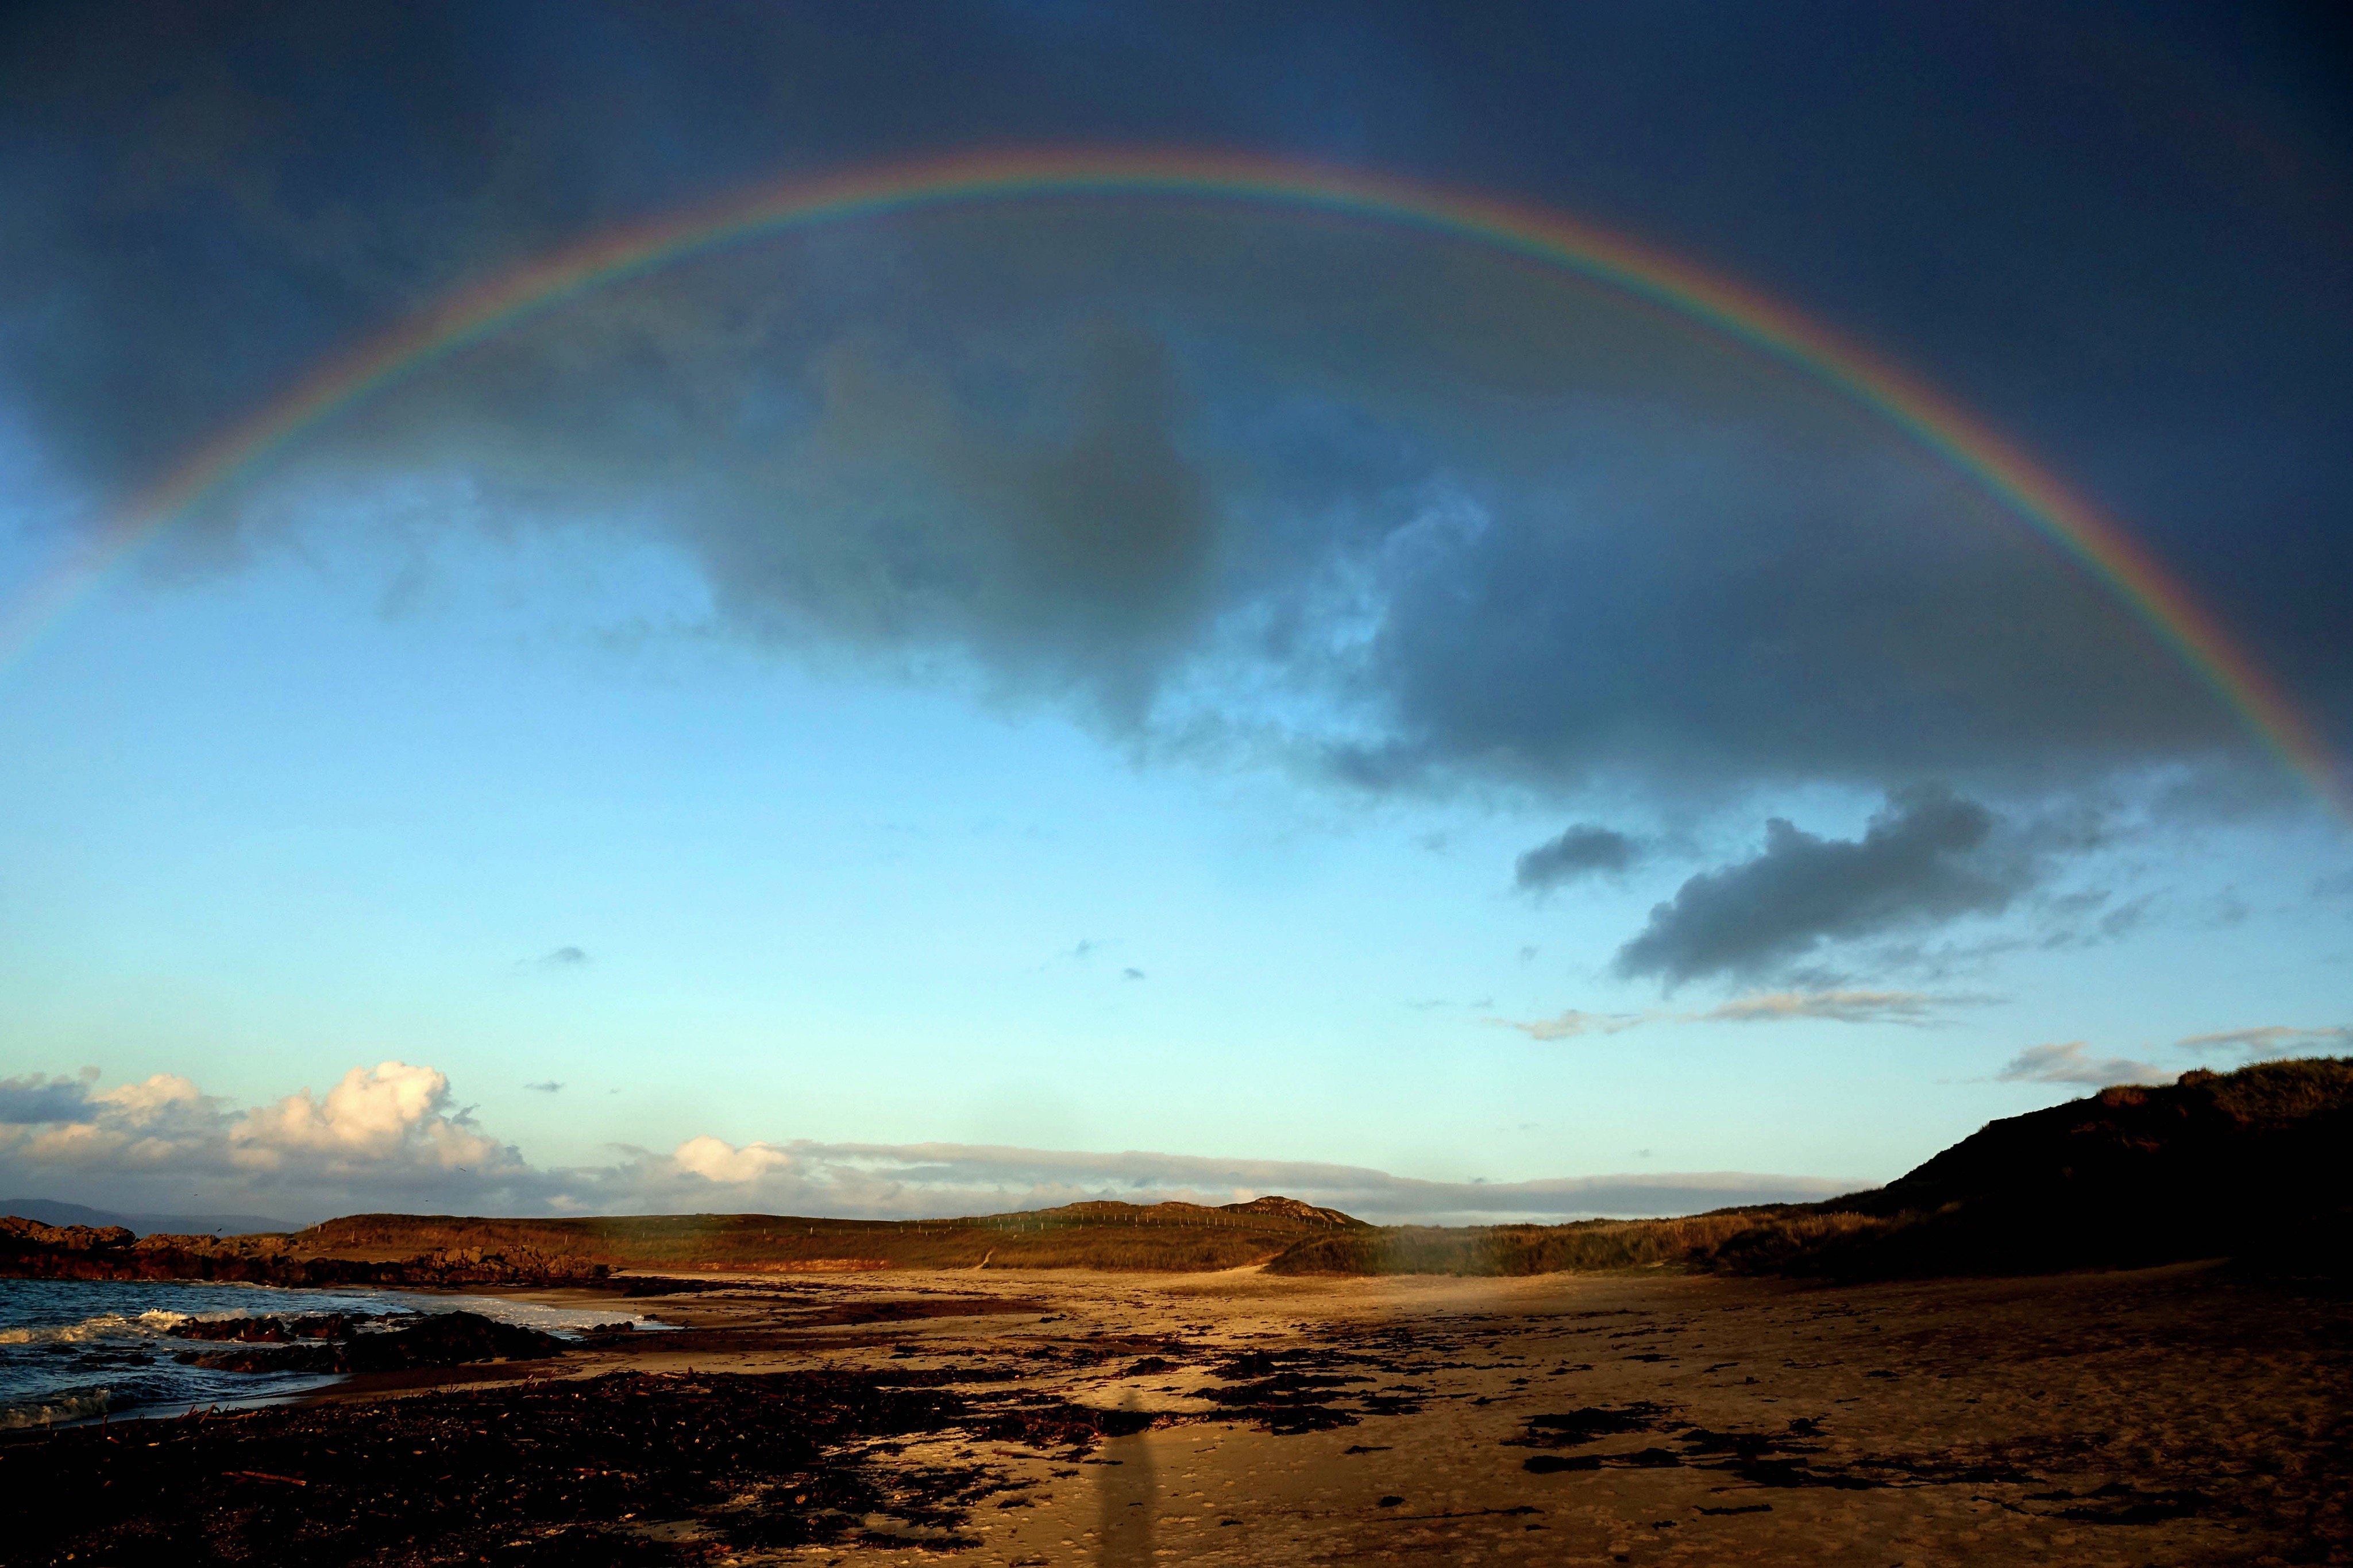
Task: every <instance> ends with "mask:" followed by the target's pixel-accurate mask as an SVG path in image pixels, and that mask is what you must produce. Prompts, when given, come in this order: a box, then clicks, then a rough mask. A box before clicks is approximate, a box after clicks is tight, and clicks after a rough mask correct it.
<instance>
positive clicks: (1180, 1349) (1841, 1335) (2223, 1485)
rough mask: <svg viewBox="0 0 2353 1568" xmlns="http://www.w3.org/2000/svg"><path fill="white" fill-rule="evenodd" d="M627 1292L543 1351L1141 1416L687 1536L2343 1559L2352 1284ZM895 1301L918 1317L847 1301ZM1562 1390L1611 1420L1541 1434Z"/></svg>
mask: <svg viewBox="0 0 2353 1568" xmlns="http://www.w3.org/2000/svg"><path fill="white" fill-rule="evenodd" d="M548 1299H555V1300H566V1301H567V1302H575V1301H585V1300H601V1301H604V1302H608V1303H609V1302H610V1301H611V1300H612V1298H611V1297H610V1296H609V1295H588V1294H586V1293H583V1294H579V1295H572V1294H568V1293H567V1294H564V1295H560V1296H554V1297H550V1298H548ZM630 1305H631V1306H633V1307H638V1308H641V1309H643V1310H649V1311H651V1312H655V1313H657V1314H659V1315H660V1316H662V1317H664V1318H666V1319H670V1320H672V1321H677V1322H679V1323H681V1325H684V1326H685V1329H686V1331H683V1332H680V1333H677V1334H675V1335H668V1334H666V1335H660V1336H654V1335H647V1336H641V1337H639V1339H638V1342H636V1343H634V1344H631V1345H628V1346H627V1347H626V1348H617V1349H614V1350H610V1351H599V1352H588V1353H585V1354H583V1355H580V1356H577V1357H574V1358H567V1361H566V1362H565V1363H562V1364H561V1372H560V1373H559V1374H560V1375H583V1374H591V1373H598V1372H604V1371H611V1370H615V1369H617V1368H619V1367H624V1366H626V1367H628V1368H630V1369H633V1370H636V1371H638V1372H649V1373H681V1374H682V1373H688V1372H690V1371H693V1372H697V1373H713V1372H735V1371H744V1372H765V1371H788V1370H805V1369H808V1368H810V1367H812V1366H817V1365H824V1366H837V1367H840V1368H843V1369H882V1368H895V1369H902V1370H920V1369H927V1368H946V1367H954V1368H957V1369H960V1372H961V1373H966V1374H969V1375H970V1376H971V1377H972V1379H973V1383H972V1387H973V1390H974V1392H976V1393H983V1392H985V1393H987V1394H990V1395H992V1396H1002V1395H1003V1394H1004V1393H1005V1391H1006V1390H1007V1388H1008V1384H1009V1383H1018V1384H1019V1385H1020V1386H1024V1387H1029V1388H1034V1389H1036V1390H1038V1391H1039V1392H1040V1393H1043V1394H1052V1395H1055V1396H1057V1397H1060V1398H1067V1399H1070V1400H1072V1401H1075V1402H1078V1403H1082V1404H1086V1405H1092V1406H1095V1407H1098V1408H1103V1409H1107V1410H1115V1411H1124V1412H1133V1413H1135V1418H1136V1419H1138V1420H1140V1419H1142V1418H1144V1417H1146V1416H1149V1417H1150V1418H1151V1419H1153V1420H1154V1421H1155V1423H1156V1425H1155V1426H1151V1427H1150V1428H1149V1429H1147V1430H1145V1431H1142V1432H1139V1433H1135V1434H1134V1435H1131V1436H1118V1437H1110V1438H1106V1439H1104V1440H1103V1441H1102V1442H1101V1443H1100V1444H1098V1445H1097V1446H1095V1447H1093V1449H1092V1451H1091V1452H1087V1453H1085V1454H1083V1456H1082V1455H1081V1454H1080V1453H1079V1451H1077V1450H1067V1451H1062V1452H1059V1453H1053V1454H1049V1453H1042V1452H1040V1451H1039V1450H1037V1449H1034V1448H1028V1447H1018V1446H1016V1445H1012V1444H990V1443H985V1442H983V1443H976V1442H974V1441H971V1440H969V1439H967V1438H965V1437H964V1436H949V1437H945V1438H942V1439H937V1440H930V1441H924V1440H918V1441H914V1442H911V1443H906V1444H904V1445H900V1444H896V1443H890V1444H881V1445H877V1446H875V1447H873V1448H872V1450H871V1464H872V1465H873V1466H875V1467H878V1468H884V1469H888V1468H894V1467H895V1468H902V1469H916V1468H926V1467H930V1468H935V1469H936V1468H943V1467H944V1468H958V1467H963V1468H972V1467H977V1468H979V1469H980V1470H981V1471H982V1472H983V1474H984V1476H985V1477H986V1478H987V1485H985V1486H984V1487H983V1489H982V1491H983V1493H984V1494H985V1495H984V1496H983V1498H982V1500H980V1501H978V1502H977V1503H976V1505H974V1506H973V1507H972V1508H971V1510H970V1512H969V1514H968V1523H967V1524H966V1525H965V1526H962V1527H958V1528H955V1529H953V1530H947V1531H942V1530H938V1529H937V1528H934V1530H932V1531H928V1532H926V1531H920V1530H914V1529H912V1528H910V1527H907V1526H905V1525H903V1524H902V1523H901V1522H899V1521H894V1520H893V1519H892V1517H891V1516H890V1515H888V1514H877V1515H875V1516H872V1517H871V1518H869V1519H867V1520H866V1521H863V1531H864V1533H863V1534H862V1536H861V1537H860V1538H859V1539H858V1540H857V1541H856V1542H844V1543H836V1544H833V1545H830V1546H825V1547H804V1548H798V1549H791V1550H780V1551H773V1552H747V1553H744V1554H740V1555H736V1556H733V1557H729V1556H725V1555H722V1556H721V1557H719V1558H718V1559H717V1560H718V1561H722V1562H728V1561H735V1562H773V1563H845V1564H851V1565H858V1564H868V1563H871V1564H877V1565H880V1564H883V1563H916V1562H925V1561H933V1560H936V1559H937V1558H939V1557H940V1556H942V1555H943V1554H949V1553H952V1554H953V1555H954V1557H955V1560H956V1561H957V1562H959V1563H971V1564H974V1565H975V1568H979V1565H982V1564H1007V1565H1021V1564H1060V1563H1164V1562H1169V1563H1355V1562H1389V1561H1407V1560H1418V1561H1424V1562H1444V1563H1458V1562H1460V1563H1474V1562H1477V1563H1484V1562H1495V1563H1518V1562H1525V1563H1587V1562H1595V1563H1609V1562H1616V1563H1675V1562H1693V1563H1802V1564H1807V1565H1810V1568H1813V1565H1830V1564H1846V1563H1853V1564H1869V1565H1871V1568H1886V1565H1889V1564H1895V1563H1936V1564H1944V1563H2070V1564H2073V1563H2117V1564H2170V1563H2224V1562H2255V1563H2263V1562H2274V1561H2277V1562H2323V1563H2344V1562H2348V1561H2353V1554H2348V1550H2347V1539H2348V1536H2347V1531H2348V1521H2347V1517H2346V1510H2345V1495H2346V1493H2347V1491H2348V1487H2353V1460H2348V1451H2347V1439H2348V1422H2347V1417H2348V1410H2353V1400H2349V1399H2348V1392H2349V1391H2348V1383H2353V1337H2348V1325H2353V1310H2348V1304H2347V1303H2346V1302H2345V1301H2343V1300H2339V1299H2335V1298H2332V1297H2329V1296H2325V1295H2315V1294H2311V1293H2300V1292H2297V1291H2295V1290H2291V1289H2283V1288H2281V1287H2278V1286H2275V1285H2269V1284H2263V1283H2260V1282H2253V1281H2248V1280H2244V1279H2239V1278H2236V1277H2234V1276H2233V1275H2232V1274H2231V1273H2230V1272H2229V1271H2228V1270H2226V1269H2223V1268H2213V1267H2201V1266H2184V1267H2177V1268H2162V1269H2150V1270H2143V1271H2139V1272H2135V1273H2110V1274H2092V1275H2076V1276H2067V1277H2061V1278H2056V1279H2006V1280H1959V1281H1937V1282H1932V1283H1926V1284H1898V1285H1874V1286H1866V1287H1853V1288H1824V1287H1801V1286H1796V1285H1790V1284H1786V1283H1779V1282H1767V1281H1757V1280H1736V1279H1715V1278H1705V1277H1681V1276H1672V1275H1665V1274H1641V1275H1622V1274H1619V1275H1553V1276H1543V1277H1537V1278H1533V1279H1505V1280H1493V1279H1429V1278H1392V1279H1359V1280H1297V1279H1271V1278H1268V1277H1266V1276H1263V1275H1260V1274H1257V1273H1255V1272H1252V1271H1247V1270H1243V1271H1236V1272H1233V1273H1229V1274H1218V1275H1197V1276H1179V1277H1153V1276H1136V1275H1104V1274H1086V1273H1080V1272H1075V1271H1072V1272H1057V1273H1051V1274H1029V1275H1018V1274H1008V1273H998V1272H994V1271H992V1272H988V1273H970V1272H958V1273H954V1274H946V1273H941V1274H913V1273H894V1274H891V1275H880V1276H878V1275H868V1276H863V1277H840V1276H836V1277H832V1278H829V1279H801V1280H797V1281H789V1282H781V1281H778V1280H776V1279H773V1278H770V1279H764V1280H761V1281H758V1282H756V1283H754V1282H748V1281H747V1282H746V1285H745V1287H744V1289H742V1290H741V1291H734V1290H727V1291H719V1292H713V1293H708V1294H702V1295H696V1296H691V1297H671V1298H656V1299H651V1300H642V1301H633V1302H631V1303H630ZM910 1309H913V1310H919V1311H927V1312H934V1313H943V1314H947V1315H939V1316H928V1317H923V1318H917V1319H913V1320H911V1321H871V1320H872V1319H875V1318H877V1317H883V1318H887V1317H890V1316H892V1315H895V1314H896V1313H897V1312H900V1311H902V1310H910ZM860 1318H866V1319H868V1320H870V1321H866V1322H863V1323H861V1322H859V1321H855V1320H857V1319H860ZM1250 1352H1257V1353H1259V1354H1261V1355H1262V1356H1265V1357H1266V1358H1268V1359H1266V1360H1265V1361H1262V1362H1256V1363H1239V1364H1238V1363H1237V1360H1236V1358H1238V1357H1240V1356H1243V1355H1245V1354H1249V1353H1250ZM1146 1357H1153V1358H1156V1360H1157V1361H1158V1362H1161V1363H1167V1364H1166V1366H1165V1367H1164V1366H1158V1365H1155V1364H1154V1363H1153V1362H1152V1361H1147V1360H1145V1358H1146ZM1138 1363H1143V1364H1142V1365H1140V1366H1139V1365H1138ZM1221 1372H1222V1373H1225V1374H1226V1375H1224V1376H1219V1375H1218V1374H1219V1373H1221ZM1286 1374H1288V1375H1286ZM1315 1379H1347V1380H1350V1381H1345V1382H1315V1381H1313V1380H1315ZM1303 1380H1306V1381H1303ZM384 1392H386V1391H385V1390H380V1389H371V1388H369V1387H368V1386H366V1385H358V1386H354V1387H353V1388H351V1389H350V1390H349V1391H347V1392H346V1393H344V1394H340V1395H338V1396H337V1397H338V1398H339V1399H353V1398H365V1397H381V1396H382V1394H383V1393H384ZM1204 1394H1211V1395H1215V1394H1223V1395H1224V1397H1225V1399H1226V1400H1227V1403H1223V1404H1221V1403H1219V1402H1218V1400H1217V1399H1215V1398H1212V1397H1203V1396H1202V1395H1204ZM1596 1409H1599V1410H1600V1411H1602V1412H1604V1413H1614V1414H1620V1415H1624V1413H1627V1412H1631V1413H1632V1414H1631V1415H1630V1416H1627V1417H1626V1419H1624V1420H1623V1421H1621V1422H1620V1423H1614V1424H1618V1425H1623V1426H1626V1427H1627V1429H1625V1430H1622V1431H1617V1432H1606V1433H1604V1434H1602V1435H1600V1436H1594V1437H1591V1438H1590V1439H1589V1440H1582V1441H1580V1440H1577V1439H1579V1438H1580V1437H1581V1436H1583V1432H1582V1430H1581V1428H1584V1427H1589V1426H1593V1425H1594V1424H1595V1423H1594V1418H1593V1417H1592V1416H1591V1415H1579V1414H1578V1413H1580V1412H1591V1411H1594V1410H1596ZM1548 1415H1550V1416H1562V1417H1566V1418H1567V1419H1565V1420H1564V1421H1561V1422H1556V1423H1554V1424H1552V1425H1550V1426H1546V1425H1545V1424H1543V1423H1541V1422H1540V1421H1537V1420H1536V1418H1539V1417H1544V1416H1548ZM1324 1423H1333V1424H1330V1425H1324ZM1532 1423H1534V1424H1533V1425H1532ZM1600 1424H1601V1425H1602V1426H1609V1425H1613V1423H1612V1422H1610V1421H1609V1420H1608V1419H1606V1418H1605V1419H1603V1420H1602V1421H1601V1423H1600ZM1301 1426H1305V1427H1308V1428H1314V1427H1317V1426H1322V1429H1307V1430H1286V1428H1296V1427H1301ZM1532 1461H1533V1462H1534V1464H1535V1466H1537V1467H1539V1468H1537V1469H1532V1468H1530V1465H1531V1462H1532ZM1543 1467H1553V1468H1550V1469H1549V1470H1546V1469H1544V1468H1543ZM992 1486H993V1487H995V1488H997V1489H995V1490H993V1491H991V1490H989V1487H992ZM638 1528H640V1529H642V1530H644V1531H647V1532H648V1533H652V1534H660V1535H666V1536H668V1537H669V1538H670V1539H680V1538H681V1537H686V1538H691V1537H694V1536H696V1535H697V1534H698V1533H699V1532H700V1531H701V1529H702V1527H701V1526H699V1525H697V1524H695V1523H693V1522H691V1521H667V1522H665V1521H642V1522H641V1523H640V1524H639V1525H638ZM714 1539H715V1538H714Z"/></svg>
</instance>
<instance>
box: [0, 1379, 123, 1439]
mask: <svg viewBox="0 0 2353 1568" xmlns="http://www.w3.org/2000/svg"><path fill="white" fill-rule="evenodd" d="M113 1400H114V1391H113V1390H112V1389H109V1388H93V1389H88V1390H84V1391H78V1392H75V1393H70V1394H68V1393H58V1394H48V1395H47V1396H45V1397H44V1398H43V1399H40V1400H20V1401H18V1402H16V1403H15V1404H10V1405H0V1432H20V1431H22V1430H24V1429H25V1428H26V1427H27V1426H63V1425H65V1424H66V1423H67V1422H69V1421H88V1420H90V1419H92V1418H94V1417H96V1416H100V1415H105V1414H106V1413H107V1411H108V1410H110V1409H111V1408H112V1407H113Z"/></svg>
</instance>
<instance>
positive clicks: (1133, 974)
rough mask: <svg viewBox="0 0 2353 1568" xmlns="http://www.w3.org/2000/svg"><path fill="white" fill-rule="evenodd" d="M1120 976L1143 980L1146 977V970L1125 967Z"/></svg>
mask: <svg viewBox="0 0 2353 1568" xmlns="http://www.w3.org/2000/svg"><path fill="white" fill-rule="evenodd" d="M1119 977H1120V978H1121V979H1122V980H1141V979H1143V978H1144V971H1142V970H1141V969H1133V968H1130V969H1123V970H1121V971H1120V972H1119Z"/></svg>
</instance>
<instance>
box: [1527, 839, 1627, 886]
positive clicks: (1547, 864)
mask: <svg viewBox="0 0 2353 1568" xmlns="http://www.w3.org/2000/svg"><path fill="white" fill-rule="evenodd" d="M1639 858H1641V846H1639V845H1637V844H1636V843H1635V842H1634V840H1632V839H1631V838H1630V837H1627V836H1626V835H1625V834H1622V833H1620V832H1618V831H1616V830H1615V829H1614V828H1608V827H1601V826H1596V825H1594V824H1592V823H1589V822H1588V823H1579V824H1577V826H1573V827H1570V828H1568V829H1567V830H1566V831H1565V832H1563V833H1562V834H1561V836H1560V837H1557V838H1552V839H1547V840H1546V842H1544V843H1542V844H1539V845H1537V846H1536V847H1535V848H1533V849H1531V850H1529V851H1528V852H1527V853H1526V854H1525V855H1522V856H1521V857H1520V858H1519V860H1518V861H1517V863H1516V864H1515V865H1514V878H1513V879H1514V882H1515V883H1516V884H1517V885H1518V887H1519V889H1520V890H1521V891H1522V892H1524V893H1541V892H1546V891H1549V890H1550V889H1554V888H1557V887H1560V886H1561V885H1563V884H1564V883H1567V882H1573V881H1575V880H1577V879H1578V878H1579V877H1590V876H1595V875H1599V874H1602V873H1613V872H1619V871H1624V870H1627V869H1628V868H1630V867H1632V865H1633V864H1634V862H1635V861H1636V860H1637V859H1639Z"/></svg>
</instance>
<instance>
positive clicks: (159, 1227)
mask: <svg viewBox="0 0 2353 1568" xmlns="http://www.w3.org/2000/svg"><path fill="white" fill-rule="evenodd" d="M0 1215H16V1216H17V1217H18V1218H20V1219H37V1220H39V1221H40V1222H41V1223H42V1224H43V1225H79V1226H95V1227H101V1228H102V1227H105V1226H121V1227H122V1228H123V1229H125V1230H128V1231H130V1232H131V1233H132V1234H133V1235H135V1236H149V1235H153V1233H155V1232H157V1231H163V1232H166V1233H168V1234H171V1235H175V1236H246V1235H251V1234H253V1233H255V1232H257V1231H281V1230H292V1229H293V1228H294V1226H290V1225H289V1224H287V1223H286V1222H285V1221H284V1220H278V1219H271V1218H269V1216H268V1215H258V1214H117V1213H115V1212H114V1211H113V1210H112V1209H94V1208H91V1207H90V1206H89V1205H86V1204H69V1203H60V1202H58V1200H57V1199H55V1198H0Z"/></svg>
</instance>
